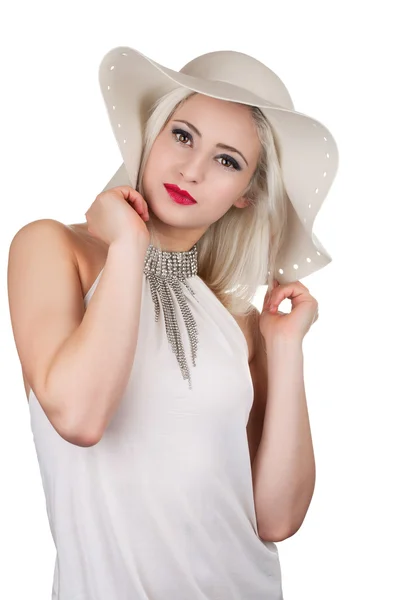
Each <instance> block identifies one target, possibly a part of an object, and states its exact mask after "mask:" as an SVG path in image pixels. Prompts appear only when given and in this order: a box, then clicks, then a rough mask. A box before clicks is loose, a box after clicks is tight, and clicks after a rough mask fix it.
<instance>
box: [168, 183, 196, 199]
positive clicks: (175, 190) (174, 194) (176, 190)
mask: <svg viewBox="0 0 400 600" xmlns="http://www.w3.org/2000/svg"><path fill="white" fill-rule="evenodd" d="M164 187H165V189H166V190H167V192H168V193H169V195H170V196H171V198H172V199H173V200H175V202H178V203H179V204H196V200H195V199H194V198H193V196H191V195H190V194H189V192H187V191H186V190H181V189H180V187H178V186H177V185H175V184H174V183H164Z"/></svg>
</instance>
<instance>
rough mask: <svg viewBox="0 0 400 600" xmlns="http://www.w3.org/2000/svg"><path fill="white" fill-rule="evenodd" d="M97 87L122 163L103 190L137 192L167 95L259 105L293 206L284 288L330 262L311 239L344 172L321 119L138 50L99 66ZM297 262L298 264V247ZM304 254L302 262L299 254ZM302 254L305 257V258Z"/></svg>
mask: <svg viewBox="0 0 400 600" xmlns="http://www.w3.org/2000/svg"><path fill="white" fill-rule="evenodd" d="M99 82H100V87H101V91H102V94H103V97H104V101H105V104H106V108H107V112H108V116H109V119H110V122H111V126H112V129H113V132H114V135H115V138H116V140H117V143H118V146H119V148H120V151H121V154H122V158H123V164H122V165H121V166H120V168H119V169H118V170H117V172H116V173H115V174H114V175H113V177H112V178H111V179H110V180H109V182H108V183H107V185H106V186H105V187H104V189H103V191H105V190H107V189H110V188H112V187H115V186H118V185H130V186H132V187H134V188H136V185H137V175H138V171H139V165H140V158H141V152H142V146H143V134H144V127H145V123H146V120H147V118H148V115H149V109H150V108H151V106H152V105H153V103H154V102H155V101H156V100H157V99H158V98H159V97H161V96H163V95H164V94H166V93H168V92H170V91H172V90H173V89H176V88H177V87H180V86H181V87H184V88H187V89H189V90H192V91H195V92H198V93H200V94H205V95H208V96H211V97H213V98H216V99H220V100H226V101H230V102H239V103H242V104H247V105H250V106H257V107H259V108H260V110H261V111H262V112H263V114H264V115H265V116H266V118H267V119H268V121H269V123H270V125H271V128H272V130H273V133H274V138H275V140H276V144H277V150H278V153H279V160H280V165H281V171H282V178H283V182H284V185H285V189H286V192H287V194H288V197H289V199H290V202H291V206H289V210H288V231H287V235H286V239H285V244H284V246H283V248H282V250H281V252H280V255H279V263H280V264H281V265H282V268H281V271H282V272H279V274H278V273H277V279H278V280H279V281H280V282H282V283H283V282H288V281H293V280H294V279H299V278H300V277H305V276H306V275H308V274H309V273H312V272H314V271H316V270H318V269H320V268H322V267H324V266H326V265H327V264H328V263H329V262H331V260H332V258H331V256H330V255H329V253H328V252H327V251H326V250H325V248H324V247H323V246H322V244H321V242H320V241H319V240H318V238H317V237H316V236H315V235H314V234H313V231H312V229H313V224H314V221H315V218H316V215H317V213H318V211H319V210H320V208H321V206H322V203H323V201H324V199H325V198H326V196H327V194H328V191H329V189H330V187H331V185H332V182H333V180H334V178H335V176H336V173H337V169H338V159H339V157H338V148H337V145H336V142H335V140H334V138H333V136H332V134H331V133H330V131H329V130H328V129H327V128H326V127H325V126H324V125H323V124H322V123H320V122H318V121H317V120H316V119H314V118H312V117H310V116H308V115H306V114H303V113H300V112H297V111H296V110H294V109H290V108H286V107H282V106H279V105H276V104H274V103H272V102H268V101H266V100H265V99H264V98H261V97H259V96H257V95H256V94H253V93H252V92H251V91H249V90H247V89H244V88H241V87H239V86H237V85H234V84H231V83H229V82H225V81H215V80H207V79H202V78H198V77H193V76H191V75H189V74H187V73H182V72H180V71H174V70H172V69H168V68H167V67H164V66H162V65H160V64H159V63H157V62H155V61H154V60H152V59H150V58H148V57H147V56H145V55H144V54H142V53H141V52H139V51H138V50H135V49H132V48H129V47H118V48H114V49H112V50H110V51H109V52H108V53H107V54H106V55H105V56H104V58H103V60H102V61H101V64H100V67H99ZM294 247H296V248H297V254H296V256H298V258H297V259H296V262H294V261H293V260H292V257H293V251H292V250H293V248H294ZM299 248H302V249H303V250H304V256H303V255H302V256H299V253H298V249H299ZM303 250H302V252H303Z"/></svg>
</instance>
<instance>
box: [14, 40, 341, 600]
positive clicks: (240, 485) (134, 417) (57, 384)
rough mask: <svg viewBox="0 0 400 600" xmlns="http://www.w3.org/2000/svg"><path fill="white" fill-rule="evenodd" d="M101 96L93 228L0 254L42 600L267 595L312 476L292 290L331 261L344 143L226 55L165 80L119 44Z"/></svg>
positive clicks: (302, 327)
mask: <svg viewBox="0 0 400 600" xmlns="http://www.w3.org/2000/svg"><path fill="white" fill-rule="evenodd" d="M100 84H101V89H102V93H103V96H104V100H105V103H106V107H107V111H108V116H109V119H110V122H111V125H112V128H113V131H114V134H115V137H116V139H117V143H118V145H119V148H120V150H121V154H122V157H123V164H122V165H121V167H120V169H119V170H118V171H117V173H115V175H114V176H113V177H112V178H111V179H110V181H109V182H108V184H107V185H106V186H105V188H104V189H103V190H102V191H101V192H100V193H99V195H98V196H97V197H96V198H95V200H94V202H92V203H91V204H90V206H89V208H88V209H87V212H86V213H85V216H86V222H83V223H77V224H72V225H64V224H63V223H60V222H58V221H55V220H52V219H42V220H38V221H34V222H32V223H29V224H27V225H26V226H24V227H23V228H22V229H21V230H20V231H18V232H17V234H16V235H15V237H14V239H13V241H12V244H11V247H10V253H9V270H8V289H9V300H10V313H11V319H12V326H13V332H14V337H15V342H16V346H17V350H18V355H19V358H20V361H21V366H22V371H23V376H24V383H25V389H26V394H27V397H28V400H29V410H30V415H31V425H32V431H33V435H34V442H35V446H36V451H37V457H38V461H39V465H40V471H41V475H42V481H43V487H44V492H45V497H46V505H47V511H48V517H49V523H50V527H51V531H52V535H53V539H54V542H55V545H56V549H57V559H56V564H55V571H54V582H53V596H52V598H53V599H59V600H117V599H118V600H133V599H135V600H136V599H138V600H139V599H143V600H145V599H151V600H200V599H202V600H217V599H218V600H245V599H246V600H250V599H251V600H279V599H281V598H282V597H283V596H282V581H281V568H280V561H279V556H278V550H277V546H276V542H279V541H281V540H284V539H285V538H287V537H289V536H291V535H293V534H294V533H295V532H296V531H297V530H298V529H299V527H300V526H301V524H302V522H303V520H304V518H305V515H306V513H307V510H308V507H309V505H310V502H311V498H312V495H313V490H314V484H315V462H314V455H313V446H312V440H311V432H310V427H309V421H308V414H307V405H306V398H305V391H304V381H303V355H302V340H303V338H304V336H305V335H306V333H307V331H308V330H309V328H310V327H311V325H312V323H313V322H314V321H315V319H316V318H317V317H318V303H317V301H316V300H315V298H313V297H312V296H311V294H310V292H309V290H308V289H307V287H305V286H304V285H303V284H302V283H300V281H299V279H300V278H301V277H304V276H306V275H308V274H310V273H312V272H314V271H316V270H318V269H321V268H323V267H324V266H326V265H327V264H328V263H329V262H330V260H331V258H330V256H329V254H328V253H327V252H326V250H325V249H324V248H323V246H322V245H321V243H320V242H319V240H318V239H317V238H316V236H315V235H314V234H313V232H312V225H313V222H314V220H315V216H316V214H317V212H318V210H319V209H320V207H321V204H322V202H323V200H324V198H325V197H326V195H327V193H328V191H329V188H330V186H331V184H332V181H333V179H334V177H335V174H336V170H337V162H338V154H337V148H336V144H335V141H334V139H333V138H332V136H331V134H330V133H329V131H328V130H327V129H326V128H325V127H324V126H323V125H322V124H321V123H318V122H317V121H315V119H312V118H311V117H309V116H307V115H303V114H301V113H298V112H296V111H295V110H294V107H293V103H292V100H291V98H290V95H289V93H288V91H287V89H286V87H285V86H284V84H283V83H282V81H281V80H280V79H279V77H278V76H277V75H276V74H275V73H274V72H273V71H271V70H270V69H269V68H268V67H267V66H266V65H264V64H263V63H261V62H259V61H258V60H256V59H255V58H253V57H251V56H248V55H246V54H242V53H239V52H211V53H208V54H204V55H201V56H199V57H197V58H195V59H194V60H192V61H191V62H189V63H188V64H187V65H185V67H183V69H182V70H181V71H179V72H176V71H172V70H171V69H168V68H166V67H163V66H162V65H160V64H158V63H155V62H154V61H153V60H151V59H149V58H148V57H145V56H144V55H142V54H141V53H140V52H138V51H137V50H133V49H131V48H115V49H113V50H111V51H110V52H109V53H108V54H107V55H106V56H105V57H104V58H103V61H102V63H101V66H100ZM265 284H267V285H268V293H267V294H266V297H265V302H264V306H263V310H262V312H261V313H260V312H259V311H258V310H257V309H256V308H255V307H254V305H253V304H252V300H253V298H254V294H255V292H256V291H257V288H258V286H259V285H265ZM26 290H29V294H27V293H26ZM285 298H289V299H290V301H291V304H292V309H291V312H289V313H288V314H284V313H281V312H280V311H279V310H278V308H279V304H280V303H281V302H282V300H283V299H285Z"/></svg>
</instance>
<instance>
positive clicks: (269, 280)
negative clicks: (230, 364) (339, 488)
mask: <svg viewBox="0 0 400 600" xmlns="http://www.w3.org/2000/svg"><path fill="white" fill-rule="evenodd" d="M194 94H197V92H193V91H192V90H189V89H187V88H182V87H178V88H176V89H174V90H172V91H171V92H168V93H167V94H165V95H164V96H162V97H161V98H159V99H158V100H157V102H156V103H155V104H154V105H153V106H152V108H151V110H150V114H149V118H148V120H147V122H146V128H145V132H144V144H143V151H142V156H141V164H140V169H139V173H138V185H137V191H138V192H139V193H140V194H141V195H143V186H142V181H143V172H144V168H145V166H146V162H147V160H148V157H149V154H150V151H151V147H152V145H153V143H154V141H155V139H156V138H157V136H158V135H159V133H160V132H161V131H162V130H163V128H164V127H165V125H166V123H167V122H168V121H169V119H170V118H171V117H172V115H173V114H174V112H175V111H176V110H177V109H178V108H179V107H180V106H181V105H182V104H183V103H184V102H186V101H187V100H188V99H189V98H190V97H191V96H193V95H194ZM246 106H247V105H246ZM248 109H249V110H250V111H251V115H252V117H253V119H254V122H255V125H256V130H257V133H258V136H259V140H260V143H261V152H260V156H259V160H258V164H257V167H256V169H255V172H254V174H253V176H252V177H251V180H250V182H249V184H248V186H247V188H246V190H245V191H244V193H243V194H242V195H243V196H245V197H246V198H247V199H248V200H249V205H248V206H247V207H246V208H237V207H236V206H232V207H231V208H230V209H229V210H228V211H227V212H226V213H225V214H224V215H223V216H222V217H221V218H220V219H218V221H216V222H215V223H212V224H211V225H210V226H209V228H208V229H207V231H206V232H205V233H204V234H203V235H202V237H201V238H200V239H199V240H198V242H197V250H198V275H199V277H201V279H203V281H204V282H205V283H206V284H207V285H208V287H209V288H210V289H211V291H212V292H213V293H214V294H215V295H216V296H217V298H218V299H219V300H220V302H222V304H223V305H224V306H225V307H226V308H227V309H228V310H229V311H230V312H231V314H232V315H235V316H244V315H245V316H248V315H249V314H250V313H252V312H253V310H254V305H253V304H252V300H253V298H254V295H255V293H256V291H257V288H258V286H260V285H268V289H272V287H273V278H274V274H275V268H276V257H277V255H278V252H279V250H280V247H281V244H282V241H283V236H284V232H285V227H286V220H287V194H286V191H285V187H284V184H283V180H282V175H281V168H280V162H279V156H278V150H277V147H276V142H275V139H274V135H273V132H272V129H271V127H270V124H269V122H268V120H267V119H266V117H265V116H264V114H263V113H262V112H261V111H260V109H259V108H258V107H255V106H248ZM154 240H155V236H154V235H152V236H151V243H154Z"/></svg>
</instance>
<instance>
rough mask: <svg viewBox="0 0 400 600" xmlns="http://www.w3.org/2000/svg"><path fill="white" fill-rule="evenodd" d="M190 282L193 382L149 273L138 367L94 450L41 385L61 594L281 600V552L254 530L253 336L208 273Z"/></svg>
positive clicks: (142, 599) (43, 451)
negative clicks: (80, 442)
mask: <svg viewBox="0 0 400 600" xmlns="http://www.w3.org/2000/svg"><path fill="white" fill-rule="evenodd" d="M101 274H102V271H101V272H100V273H99V275H98V277H97V279H96V281H95V282H94V284H93V285H92V287H91V289H90V290H89V292H88V293H87V295H86V297H85V301H84V302H85V307H86V306H87V304H88V302H89V301H90V298H91V296H92V294H93V293H94V291H95V289H96V286H97V284H98V282H99V279H100V277H101ZM189 284H190V287H191V288H192V290H193V291H194V292H195V294H196V297H195V298H194V297H193V296H192V295H191V293H190V291H188V290H187V289H186V288H185V286H183V288H184V293H185V296H186V297H187V301H188V304H189V307H190V309H191V311H192V313H193V316H194V318H195V320H196V323H197V327H198V337H199V341H198V349H197V359H196V366H195V367H194V366H193V365H192V363H191V353H190V343H189V338H188V335H187V332H186V330H185V326H184V323H183V319H182V315H181V313H180V310H179V307H178V306H177V305H176V307H175V308H176V312H177V318H178V322H179V327H180V331H181V337H182V342H183V344H184V348H185V355H186V357H187V360H188V365H189V369H190V372H191V379H192V390H189V386H188V381H187V380H186V381H185V380H184V379H183V377H182V374H181V372H180V369H179V365H178V362H177V359H176V356H175V355H174V354H173V352H172V350H171V347H170V346H169V343H168V340H167V334H166V331H165V324H164V319H163V310H162V308H161V313H160V318H159V321H158V322H156V321H155V313H154V304H153V300H152V297H151V294H150V285H149V283H148V281H147V279H146V277H145V275H144V274H143V288H142V289H143V291H142V305H141V314H140V325H139V333H138V342H137V349H136V354H135V359H134V362H133V367H132V372H131V375H130V378H129V381H128V384H127V387H126V389H125V392H124V394H123V396H122V398H121V402H120V405H119V407H118V409H117V411H116V413H115V414H114V416H113V418H112V420H111V421H110V423H109V425H108V427H107V428H106V431H105V432H104V435H103V437H102V438H101V440H100V441H99V442H98V443H97V444H96V445H94V446H91V447H86V448H85V447H80V446H76V445H74V444H71V443H69V442H67V441H66V440H64V439H63V438H62V437H61V436H60V435H59V434H58V433H57V432H56V431H55V429H54V428H53V426H52V425H51V423H50V422H49V420H48V419H47V417H46V414H45V413H44V411H43V409H42V408H41V406H40V404H39V402H38V400H37V398H36V397H35V395H34V393H33V391H32V390H31V393H30V396H29V398H30V402H29V410H30V419H31V428H32V433H33V440H34V444H35V448H36V453H37V458H38V462H39V467H40V473H41V478H42V483H43V488H44V494H45V500H46V509H47V514H48V518H49V524H50V529H51V533H52V536H53V539H54V543H55V546H56V561H55V569H54V580H53V588H52V600H282V598H283V595H282V583H281V569H280V561H279V556H278V550H277V547H276V545H275V544H274V543H273V542H265V541H262V540H261V539H260V537H259V536H258V531H257V523H256V516H255V508H254V499H253V488H252V476H251V465H250V457H249V449H248V442H247V434H246V425H247V421H248V417H249V412H250V409H251V405H252V401H253V387H252V380H251V374H250V370H249V366H248V348H247V343H246V339H245V337H244V335H243V333H242V331H241V329H240V327H239V325H238V324H237V323H236V321H235V319H234V318H233V317H232V315H231V314H230V313H229V312H228V311H227V310H226V308H225V307H224V306H223V305H222V304H221V302H220V301H219V300H218V299H217V298H216V296H215V295H214V294H213V293H212V292H211V290H210V289H209V288H208V286H207V285H206V284H205V283H204V282H203V281H202V279H200V277H199V276H197V275H196V276H194V277H191V278H190V280H189ZM122 293H123V290H121V294H122Z"/></svg>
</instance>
